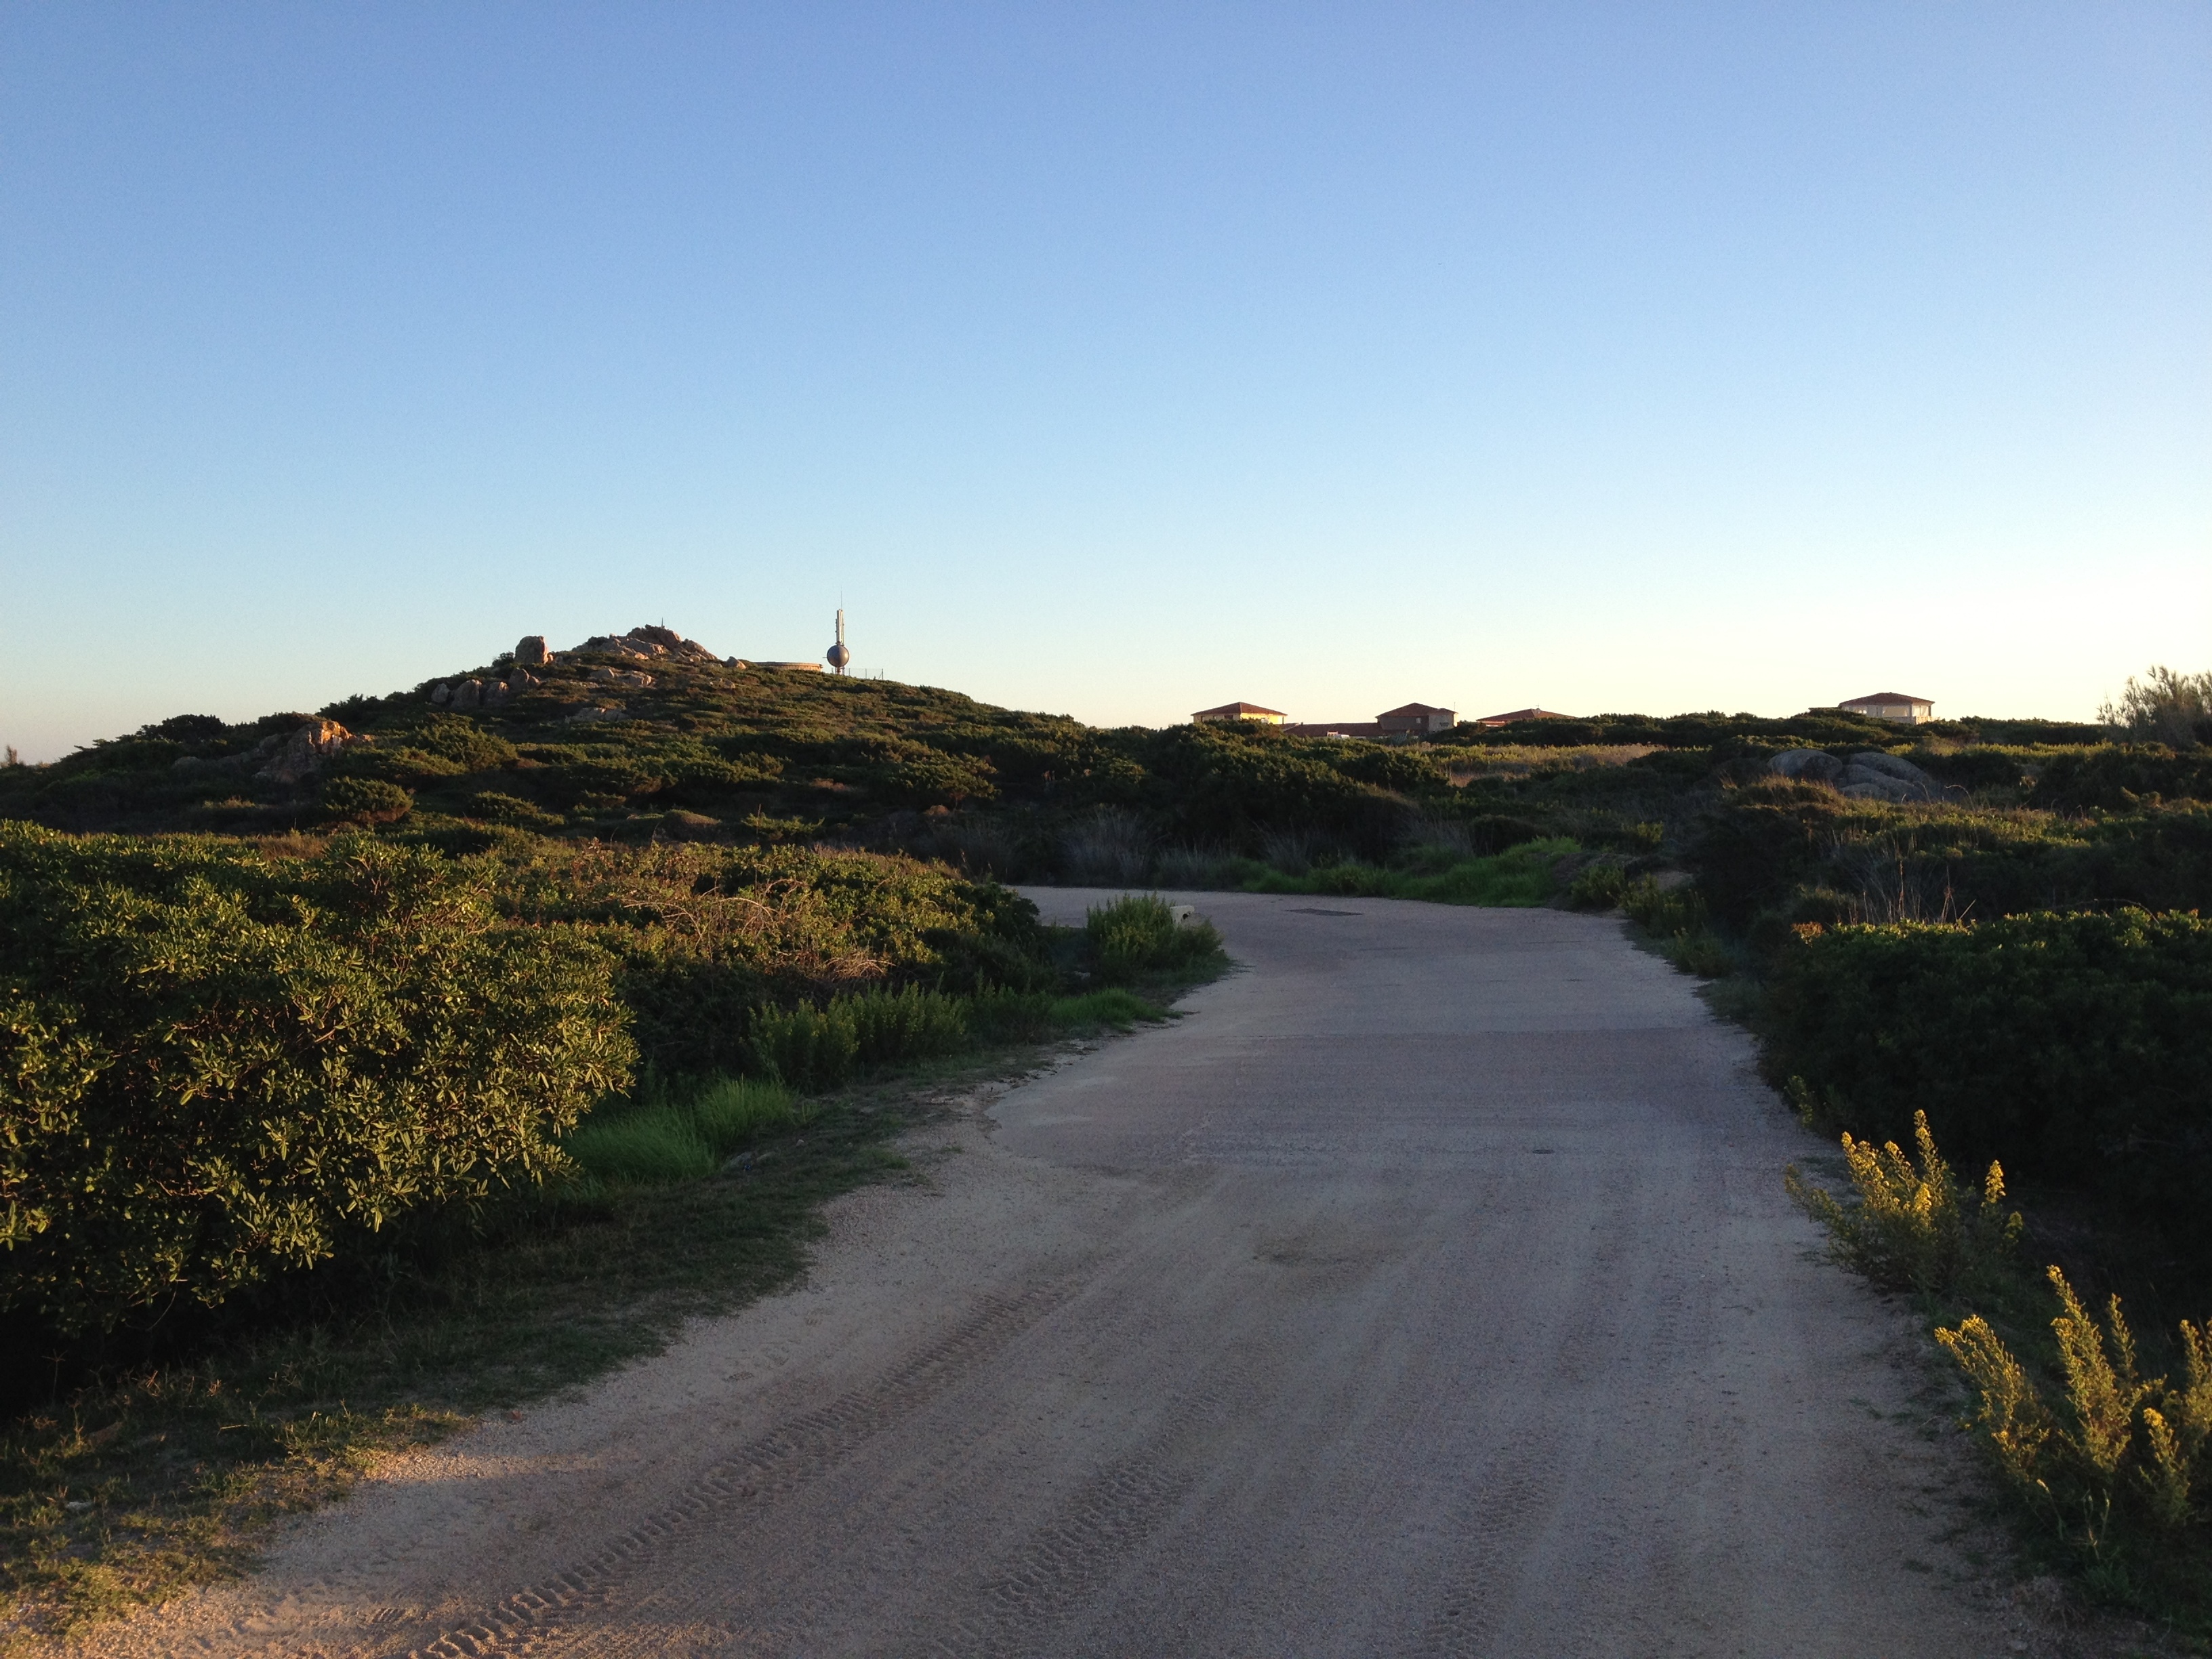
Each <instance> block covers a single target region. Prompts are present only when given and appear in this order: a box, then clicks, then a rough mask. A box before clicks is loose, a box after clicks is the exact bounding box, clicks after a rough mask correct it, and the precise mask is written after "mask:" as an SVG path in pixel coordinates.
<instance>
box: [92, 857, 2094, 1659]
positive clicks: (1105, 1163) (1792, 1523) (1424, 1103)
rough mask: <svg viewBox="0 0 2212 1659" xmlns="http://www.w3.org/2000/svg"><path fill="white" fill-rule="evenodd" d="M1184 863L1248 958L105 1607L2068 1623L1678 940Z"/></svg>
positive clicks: (868, 1641) (1090, 1640) (1383, 1628)
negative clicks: (767, 1293)
mask: <svg viewBox="0 0 2212 1659" xmlns="http://www.w3.org/2000/svg"><path fill="white" fill-rule="evenodd" d="M1035 896H1036V897H1038V899H1039V900H1040V902H1042V903H1043V904H1044V905H1045V906H1046V908H1047V910H1048V914H1051V915H1055V916H1056V917H1058V918H1059V919H1062V920H1070V919H1073V920H1079V918H1080V915H1081V912H1082V908H1083V906H1084V903H1085V901H1086V899H1093V898H1096V897H1097V895H1095V894H1085V893H1083V892H1079V891H1053V890H1041V891H1039V892H1038V893H1036V895H1035ZM1192 897H1193V898H1194V900H1195V902H1198V903H1199V904H1200V906H1201V908H1203V909H1205V910H1206V912H1207V913H1209V914H1210V915H1212V916H1213V917H1214V918H1215V919H1216V920H1217V921H1218V922H1219V923H1220V925H1221V926H1222V927H1223V930H1224V932H1225V934H1226V935H1227V937H1228V939H1229V941H1230V945H1231V949H1232V951H1234V952H1235V953H1236V954H1237V957H1239V958H1240V959H1241V960H1242V961H1243V963H1245V964H1247V966H1246V967H1245V969H1243V971H1240V972H1239V973H1237V974H1236V975H1232V976H1231V977H1230V978H1228V979H1226V980H1225V981H1221V982H1220V983H1218V984H1217V985H1214V986H1212V987H1207V988H1206V989H1205V990H1203V991H1200V993H1198V994H1195V995H1194V996H1193V997H1192V998H1191V999H1190V1000H1189V1001H1188V1005H1187V1006H1188V1008H1189V1009H1190V1010H1191V1011H1192V1017H1191V1018H1188V1019H1186V1020H1184V1021H1182V1023H1180V1024H1177V1025H1176V1026H1173V1027H1171V1028H1169V1029H1166V1030H1157V1031H1153V1032H1150V1033H1146V1034H1144V1035H1140V1036H1136V1037H1133V1038H1131V1039H1128V1040H1126V1041H1120V1042H1111V1043H1109V1044H1106V1045H1104V1046H1103V1048H1099V1049H1098V1050H1097V1052H1095V1053H1091V1054H1085V1055H1081V1056H1078V1057H1075V1058H1074V1059H1073V1060H1072V1061H1071V1062H1070V1063H1067V1064H1065V1065H1063V1066H1060V1067H1058V1068H1057V1069H1055V1070H1054V1071H1053V1072H1051V1073H1049V1074H1048V1075H1046V1076H1044V1077H1042V1078H1041V1079H1036V1080H1034V1081H1031V1082H1030V1083H1028V1084H1027V1085H1024V1086H1020V1087H1018V1088H1014V1089H1012V1090H1011V1091H1006V1092H1003V1093H1000V1094H999V1095H998V1097H995V1098H990V1097H986V1098H984V1099H982V1100H980V1101H979V1102H977V1103H975V1109H971V1110H969V1111H967V1112H964V1113H963V1114H959V1115H955V1116H954V1117H953V1118H952V1119H951V1120H950V1121H948V1122H946V1123H945V1124H944V1125H942V1126H939V1127H937V1128H935V1129H933V1130H931V1131H927V1132H924V1133H920V1134H918V1135H917V1136H916V1137H915V1139H914V1141H913V1144H912V1146H911V1148H910V1150H911V1151H913V1152H914V1153H915V1156H916V1158H917V1159H918V1160H919V1162H920V1163H921V1165H922V1167H923V1168H924V1170H926V1171H927V1176H928V1180H927V1183H926V1184H925V1185H923V1186H921V1187H915V1186H889V1187H878V1188H872V1189H870V1190H867V1191H865V1192H861V1193H859V1194H854V1195H853V1196H851V1197H848V1198H847V1199H844V1200H840V1201H839V1203H838V1204H837V1205H836V1207H835V1210H834V1212H833V1217H834V1221H833V1227H832V1232H831V1236H830V1238H829V1241H828V1242H827V1243H826V1244H825V1245H824V1246H823V1248H822V1249H821V1250H820V1252H819V1254H818V1255H817V1260H816V1263H815V1266H814V1268H813V1270H812V1272H811V1275H810V1276H809V1279H808V1281H807V1283H806V1285H805V1287H804V1288H803V1289H801V1290H799V1291H796V1292H794V1293H793V1294H790V1295H787V1296H781V1297H773V1298H770V1299H769V1300H766V1301H763V1302H762V1303H760V1304H757V1305H755V1306H753V1307H751V1308H749V1309H747V1310H744V1311H743V1312H741V1313H738V1314H735V1315H732V1316H727V1317H725V1318H720V1319H715V1320H710V1321H704V1322H700V1323H699V1324H697V1325H696V1326H695V1327H694V1328H692V1329H691V1330H690V1332H689V1333H688V1334H687V1335H686V1337H685V1338H684V1340H683V1341H682V1342H680V1343H679V1344H678V1346H675V1347H674V1348H673V1349H671V1351H670V1352H667V1353H665V1354H664V1355H663V1356H661V1357H660V1358H657V1359H653V1360H651V1361H648V1362H646V1363H643V1364H639V1365H636V1366H634V1367H632V1368H630V1369H629V1370H625V1371H623V1372H622V1373H620V1374H619V1375H617V1376H613V1377H611V1378H610V1379H608V1380H606V1381H605V1382H604V1383H601V1384H599V1385H598V1386H596V1387H594V1388H592V1389H590V1390H588V1391H587V1392H586V1393H585V1394H583V1395H581V1396H580V1397H579V1398H576V1399H574V1400H572V1401H567V1402H565V1403H556V1404H552V1405H548V1406H544V1407H538V1408H537V1409H534V1410H532V1411H531V1412H529V1413H526V1415H524V1416H523V1417H522V1418H521V1419H520V1420H519V1421H509V1420H505V1419H501V1420H495V1421H492V1422H489V1423H487V1424H485V1425H483V1427H481V1428H479V1429H477V1430H476V1431H473V1432H471V1433H470V1434H469V1435H467V1436H465V1437H463V1438H461V1439H459V1440H457V1441H455V1442H453V1443H449V1444H447V1446H444V1447H442V1448H440V1449H435V1450H432V1451H428V1452H424V1453H422V1454H420V1455H414V1456H410V1457H408V1458H406V1459H404V1460H400V1461H398V1462H394V1463H393V1464H392V1465H391V1466H390V1467H389V1468H386V1470H385V1471H384V1472H383V1473H382V1474H380V1476H379V1477H378V1478H376V1479H374V1480H371V1481H369V1482H368V1483H367V1484H366V1485H365V1486H363V1487H362V1489H361V1490H360V1491H359V1492H357V1493H356V1496H355V1497H354V1498H352V1499H351V1500H350V1501H349V1502H348V1503H347V1504H344V1505H343V1506H342V1507H339V1508H337V1509H335V1510H330V1511H327V1512H325V1513H324V1514H322V1515H319V1516H312V1517H308V1518H307V1519H305V1520H302V1521H299V1522H292V1523H289V1524H288V1525H287V1526H286V1527H285V1528H284V1529H283V1531H282V1532H281V1533H280V1534H278V1536H277V1539H276V1543H275V1545H274V1547H273V1548H272V1549H271V1552H270V1556H269V1559H268V1562H267V1565H266V1566H265V1567H264V1570H263V1571H261V1572H260V1573H259V1574H258V1576H256V1577H253V1578H252V1579H250V1580H248V1581H246V1582H245V1583H240V1584H235V1585H230V1586H224V1587H219V1588H216V1589H211V1590H208V1591H204V1592H201V1593H198V1594H196V1595H191V1596H188V1597H185V1598H183V1599H182V1600H180V1601H178V1602H176V1603H173V1604H172V1605H171V1606H169V1607H166V1608H163V1609H160V1610H158V1611H155V1612H150V1613H146V1614H144V1615H142V1616H140V1617H138V1618H137V1619H135V1620H131V1621H129V1622H128V1623H126V1624H125V1625H122V1626H113V1627H110V1628H109V1629H107V1630H106V1631H104V1632H100V1633H99V1634H98V1635H97V1636H96V1637H95V1638H94V1639H93V1640H92V1641H91V1642H90V1643H89V1644H88V1647H89V1649H90V1650H93V1651H94V1652H97V1653H100V1654H112V1655H116V1656H137V1655H146V1654H165V1655H166V1654H219V1655H225V1656H233V1655H270V1656H276V1655H283V1656H295V1655H319V1656H320V1655H327V1656H349V1659H351V1656H360V1659H368V1656H398V1655H404V1654H409V1653H412V1652H417V1651H423V1650H429V1651H435V1652H440V1653H460V1652H477V1653H492V1652H495V1653H501V1654H509V1653H513V1654H520V1653H530V1654H533V1655H537V1654H543V1655H556V1654H557V1655H563V1656H565V1655H594V1656H597V1655H608V1656H617V1655H686V1656H689V1655H708V1654H715V1655H738V1654H762V1655H769V1654H773V1655H802V1654H803V1655H837V1654H925V1653H935V1654H948V1655H1000V1654H1004V1655H1018V1654H1037V1655H1045V1654H1051V1655H1069V1656H1077V1655H1084V1656H1089V1655H1152V1654H1159V1655H1182V1654H1188V1655H1204V1656H1231V1655H1249V1656H1255V1659H1257V1656H1285V1655H1321V1654H1341V1655H1370V1654H1373V1655H1431V1654H1433V1655H1451V1654H1487V1655H1498V1656H1513V1659H1521V1656H1531V1659H1533V1656H1551V1655H1558V1656H1585V1655H1618V1656H1622V1659H1642V1656H1654V1655H1675V1654H1680V1655H1693V1654H1694V1655H1708V1654H1710V1655H1759V1656H1766V1655H1772V1656H1805V1655H1835V1656H1850V1659H1872V1656H1917V1655H1928V1656H1967V1655H1980V1654H2009V1653H2014V1652H2021V1651H2030V1652H2035V1653H2046V1652H2057V1651H2060V1650H2072V1649H2073V1646H2074V1643H2073V1640H2072V1639H2071V1638H2059V1637H2057V1636H2055V1635H2054V1634H2053V1633H2052V1632H2050V1631H2047V1630H2046V1629H2045V1628H2044V1626H2043V1625H2042V1624H2041V1623H2039V1621H2038V1620H2037V1619H2036V1618H2035V1617H2032V1616H2031V1612H2030V1609H2028V1608H2027V1607H2026V1606H2025V1605H2024V1604H2023V1603H2022V1601H2021V1599H2020V1598H2019V1597H2017V1596H2016V1595H2012V1594H2010V1593H2009V1591H2008V1589H2007V1588H2006V1587H2004V1586H2002V1585H2001V1584H1999V1583H1996V1582H1995V1581H1992V1580H1989V1579H1985V1578H1984V1577H1979V1576H1978V1575H1977V1574H1976V1572H1975V1571H1973V1570H1972V1568H1971V1567H1970V1566H1969V1565H1967V1563H1966V1560H1965V1559H1964V1557H1963V1556H1962V1554H1961V1553H1960V1552H1961V1548H1962V1542H1961V1534H1960V1528H1961V1526H1962V1522H1963V1520H1964V1516H1963V1511H1962V1510H1961V1508H1960V1504H1959V1501H1958V1499H1957V1498H1954V1497H1952V1496H1949V1495H1948V1494H1949V1493H1950V1492H1953V1491H1954V1489H1955V1487H1956V1486H1957V1476H1958V1467H1957V1466H1958V1462H1959V1459H1960V1446H1959V1444H1958V1442H1957V1440H1956V1438H1955V1437H1946V1436H1942V1435H1930V1434H1929V1433H1928V1432H1927V1429H1928V1426H1929V1422H1930V1417H1929V1404H1928V1401H1927V1399H1926V1396H1925V1388H1924V1383H1925V1378H1926V1375H1927V1373H1926V1372H1925V1370H1924V1369H1923V1364H1922V1361H1921V1359H1920V1358H1919V1356H1920V1354H1921V1352H1922V1348H1921V1346H1918V1345H1917V1343H1916V1340H1915V1339H1913V1338H1912V1336H1911V1332H1910V1328H1909V1324H1908V1322H1906V1321H1905V1318H1904V1316H1902V1315H1901V1314H1900V1313H1899V1311H1898V1310H1895V1309H1893V1308H1890V1307H1887V1306H1885V1305H1884V1304H1881V1303H1880V1302H1879V1301H1877V1300H1876V1299H1875V1297H1872V1296H1871V1295H1869V1293H1868V1292H1867V1291H1864V1290H1863V1288H1862V1287H1860V1286H1859V1285H1857V1284H1856V1283H1855V1282H1853V1281H1851V1280H1849V1279H1845V1278H1844V1276H1843V1275H1842V1274H1840V1273H1838V1272H1837V1271H1836V1270H1835V1269H1834V1268H1832V1267H1827V1266H1826V1265H1824V1264H1822V1263H1820V1262H1819V1261H1816V1260H1814V1259H1813V1257H1812V1255H1811V1247H1812V1246H1813V1245H1814V1242H1815V1241H1814V1234H1813V1232H1812V1231H1811V1229H1810V1227H1809V1226H1808V1224H1807V1223H1805V1222H1804V1221H1803V1220H1802V1218H1799V1217H1797V1216H1796V1214H1795V1213H1794V1212H1792V1211H1791V1210H1790V1207H1789V1206H1788V1205H1787V1203H1786V1202H1785V1201H1784V1198H1783V1195H1782V1187H1781V1169H1782V1165H1783V1164H1784V1162H1786V1161H1787V1160H1789V1159H1790V1158H1798V1157H1802V1156H1804V1155H1805V1154H1806V1153H1807V1152H1808V1151H1810V1150H1814V1144H1813V1143H1812V1142H1811V1141H1810V1140H1809V1139H1808V1137H1807V1136H1806V1135H1805V1134H1804V1133H1802V1131H1801V1130H1799V1129H1798V1127H1796V1124H1795V1123H1794V1122H1793V1121H1791V1120H1790V1118H1789V1117H1788V1116H1787V1115H1786V1114H1785V1113H1784V1112H1783V1111H1782V1110H1781V1109H1779V1107H1778V1105H1777V1103H1775V1101H1774V1099H1773V1098H1772V1097H1771V1094H1770V1093H1769V1092H1768V1091H1766V1090H1765V1089H1764V1088H1763V1087H1762V1086H1761V1085H1759V1083H1758V1082H1757V1080H1756V1079H1755V1078H1754V1076H1753V1073H1752V1072H1751V1070H1750V1060H1751V1050H1750V1046H1749V1043H1748V1042H1747V1039H1746V1038H1745V1037H1744V1036H1742V1035H1741V1033H1739V1032H1737V1031H1735V1030H1733V1029H1731V1028H1729V1027H1727V1026H1724V1025H1722V1024H1718V1023H1717V1022H1716V1021H1714V1020H1713V1019H1712V1018H1711V1017H1710V1016H1709V1015H1708V1014H1707V1012H1705V1009H1704V1007H1703V1006H1702V1005H1701V1004H1700V1003H1699V1001H1698V1000H1697V999H1696V997H1695V996H1694V994H1692V984H1691V982H1690V981H1687V980H1685V979H1683V978H1681V977H1680V976H1678V975H1675V974H1674V972H1673V971H1672V970H1670V969H1668V967H1666V966H1665V964H1663V963H1660V962H1658V961H1656V960H1655V959H1653V958H1652V957H1649V956H1647V955H1644V954H1641V953H1639V952H1638V951H1635V950H1634V949H1632V947H1631V946H1630V945H1628V944H1627V943H1626V941H1625V940H1624V939H1622V937H1621V933H1620V925H1619V924H1618V923H1616V922H1612V921H1603V920H1599V919H1595V918H1589V917H1580V916H1573V915H1565V914H1562V913H1559V912H1556V911H1549V910H1533V911H1528V910H1524V911H1495V910H1492V911H1484V910H1467V909H1456V908H1443V907H1431V906H1424V905H1414V904H1401V903H1393V902H1384V901H1376V900H1328V899H1297V898H1265V897H1257V896H1230V895H1218V894H1215V895H1194V896H1192ZM1964 1538H1965V1541H1966V1542H1972V1543H1974V1544H1976V1545H1978V1547H1982V1548H1984V1549H1986V1548H1989V1547H1991V1546H1990V1541H1989V1540H1987V1539H1986V1538H1978V1537H1976V1536H1975V1535H1973V1534H1972V1533H1971V1532H1969V1533H1967V1534H1964Z"/></svg>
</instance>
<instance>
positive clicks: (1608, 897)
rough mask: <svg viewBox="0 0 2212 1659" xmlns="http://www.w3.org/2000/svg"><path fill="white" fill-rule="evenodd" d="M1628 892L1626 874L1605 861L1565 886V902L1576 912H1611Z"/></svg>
mask: <svg viewBox="0 0 2212 1659" xmlns="http://www.w3.org/2000/svg"><path fill="white" fill-rule="evenodd" d="M1627 890H1628V872H1627V871H1626V870H1625V869H1623V868H1622V867H1621V866H1620V865H1618V864H1614V863H1612V862H1611V861H1609V860H1608V861H1607V862H1604V863H1601V864H1593V865H1591V866H1589V869H1587V870H1585V871H1583V872H1582V873H1581V874H1580V875H1578V876H1577V877H1576V878H1574V879H1573V880H1572V881H1571V882H1569V883H1568V884H1567V902H1568V903H1570V904H1571V905H1572V906H1574V908H1576V909H1577V910H1611V909H1613V908H1616V907H1617V906H1618V905H1619V904H1620V900H1621V896H1622V895H1623V894H1625V893H1626V891H1627Z"/></svg>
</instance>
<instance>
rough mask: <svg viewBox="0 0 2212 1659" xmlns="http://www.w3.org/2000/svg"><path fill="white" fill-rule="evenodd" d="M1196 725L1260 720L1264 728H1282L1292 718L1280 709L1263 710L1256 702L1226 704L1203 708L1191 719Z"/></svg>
mask: <svg viewBox="0 0 2212 1659" xmlns="http://www.w3.org/2000/svg"><path fill="white" fill-rule="evenodd" d="M1190 718H1191V721H1192V723H1193V724H1194V725H1198V726H1206V725H1211V724H1223V725H1225V724H1227V723H1228V722H1230V721H1231V720H1258V721H1259V722H1260V723H1261V725H1262V726H1280V725H1282V724H1283V723H1284V722H1285V720H1289V719H1290V716H1289V715H1287V714H1285V713H1283V711H1282V710H1281V709H1279V708H1261V707H1260V705H1259V704H1258V703H1256V702H1225V703H1223V704H1222V705H1221V707H1220V708H1201V709H1200V710H1199V711H1198V712H1197V713H1196V714H1193V715H1192V716H1191V717H1190Z"/></svg>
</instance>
